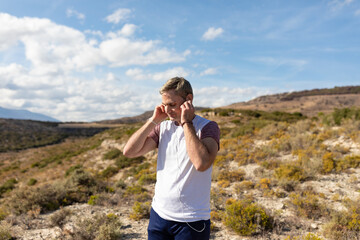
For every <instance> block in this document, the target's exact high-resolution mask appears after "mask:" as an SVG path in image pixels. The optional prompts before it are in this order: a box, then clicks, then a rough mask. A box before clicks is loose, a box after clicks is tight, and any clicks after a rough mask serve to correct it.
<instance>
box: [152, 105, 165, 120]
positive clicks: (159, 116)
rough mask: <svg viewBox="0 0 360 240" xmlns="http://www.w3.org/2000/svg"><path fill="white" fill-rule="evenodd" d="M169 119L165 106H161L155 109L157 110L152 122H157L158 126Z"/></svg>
mask: <svg viewBox="0 0 360 240" xmlns="http://www.w3.org/2000/svg"><path fill="white" fill-rule="evenodd" d="M167 117H168V115H167V114H166V113H165V107H164V105H162V104H160V105H158V106H156V107H155V110H154V113H153V115H152V117H151V120H152V121H153V122H155V123H156V124H159V123H161V122H162V121H164V120H165V119H166V118H167Z"/></svg>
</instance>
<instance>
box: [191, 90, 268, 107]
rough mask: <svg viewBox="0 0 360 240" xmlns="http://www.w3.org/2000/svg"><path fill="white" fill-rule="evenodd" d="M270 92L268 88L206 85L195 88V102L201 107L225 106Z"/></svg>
mask: <svg viewBox="0 0 360 240" xmlns="http://www.w3.org/2000/svg"><path fill="white" fill-rule="evenodd" d="M270 93H271V92H270V91H269V90H268V89H260V88H228V87H216V86H212V87H204V88H200V89H194V104H195V105H196V106H201V107H223V106H227V105H230V104H232V103H236V102H243V101H248V100H250V99H251V98H253V97H257V96H261V95H265V94H270Z"/></svg>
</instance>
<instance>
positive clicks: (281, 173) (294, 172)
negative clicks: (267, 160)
mask: <svg viewBox="0 0 360 240" xmlns="http://www.w3.org/2000/svg"><path fill="white" fill-rule="evenodd" d="M274 175H275V177H276V178H277V179H279V180H287V181H303V180H305V178H306V176H305V172H304V170H303V169H302V168H301V167H300V166H298V165H297V164H296V163H284V164H281V165H280V167H278V168H276V169H275V173H274Z"/></svg>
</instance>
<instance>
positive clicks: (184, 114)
mask: <svg viewBox="0 0 360 240" xmlns="http://www.w3.org/2000/svg"><path fill="white" fill-rule="evenodd" d="M180 108H181V123H184V122H191V121H192V120H193V119H194V117H195V108H194V106H193V105H192V102H191V100H188V101H185V102H184V103H183V104H182V105H181V106H180Z"/></svg>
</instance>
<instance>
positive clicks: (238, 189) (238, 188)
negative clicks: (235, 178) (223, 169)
mask: <svg viewBox="0 0 360 240" xmlns="http://www.w3.org/2000/svg"><path fill="white" fill-rule="evenodd" d="M254 186H255V184H254V183H253V182H252V181H248V180H244V181H242V182H240V183H236V184H235V185H234V190H235V193H236V194H237V195H240V194H242V193H243V192H244V191H247V190H251V189H254Z"/></svg>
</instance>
